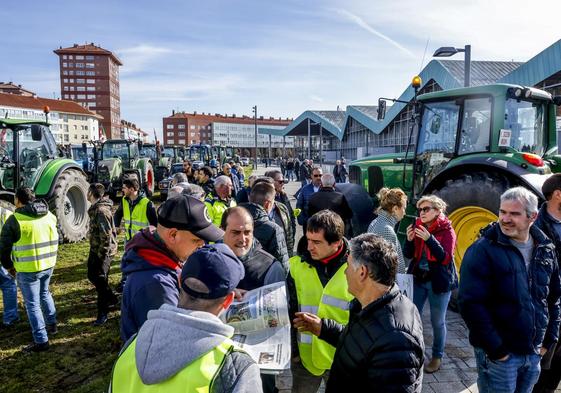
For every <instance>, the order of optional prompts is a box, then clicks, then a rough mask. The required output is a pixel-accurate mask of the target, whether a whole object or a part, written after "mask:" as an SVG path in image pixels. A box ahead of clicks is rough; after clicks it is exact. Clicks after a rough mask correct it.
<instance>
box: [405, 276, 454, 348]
mask: <svg viewBox="0 0 561 393" xmlns="http://www.w3.org/2000/svg"><path fill="white" fill-rule="evenodd" d="M451 294H452V292H451V291H448V292H444V293H434V292H433V291H432V284H431V282H430V281H429V282H425V283H418V282H417V281H415V282H414V284H413V303H415V306H417V310H419V315H423V307H424V305H425V302H426V300H427V297H428V298H429V305H430V322H431V325H432V332H433V340H432V357H433V358H439V359H442V355H444V344H445V343H446V309H447V308H448V302H449V301H450V295H451Z"/></svg>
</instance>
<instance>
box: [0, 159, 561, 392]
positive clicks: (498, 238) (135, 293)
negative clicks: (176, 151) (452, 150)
mask: <svg viewBox="0 0 561 393" xmlns="http://www.w3.org/2000/svg"><path fill="white" fill-rule="evenodd" d="M296 163H298V166H299V167H298V171H300V172H301V173H302V168H303V167H304V172H305V173H304V176H303V177H302V176H300V178H299V180H300V181H302V188H301V189H300V190H299V192H298V195H297V201H296V207H295V208H293V207H292V206H291V203H290V198H289V196H288V195H287V194H286V192H285V190H284V186H285V184H286V182H288V181H289V180H291V179H292V178H293V176H294V175H295V173H296V172H297V170H296ZM289 164H293V165H289ZM337 165H338V168H336V169H334V171H333V173H325V174H324V173H323V171H322V168H321V167H317V166H313V164H312V162H311V161H309V160H305V161H304V162H303V163H302V164H300V163H299V161H297V160H287V162H286V163H285V164H283V168H281V170H280V171H279V170H276V169H271V170H270V171H268V172H266V173H265V175H264V176H250V177H249V178H248V179H247V180H248V181H247V186H244V180H245V179H243V171H240V172H242V173H241V174H240V172H238V171H236V170H235V167H234V168H233V167H232V166H231V165H230V164H225V165H224V166H223V168H222V172H220V173H218V174H217V175H214V173H213V171H212V169H211V168H209V167H203V168H200V169H199V170H194V169H193V168H192V166H191V164H190V163H189V162H186V163H185V165H184V172H183V173H179V174H176V175H175V176H174V179H173V181H172V184H171V186H170V189H169V193H168V198H167V200H166V201H165V202H163V203H162V204H161V205H160V206H159V207H158V208H156V207H155V206H154V204H153V203H152V202H151V201H150V200H149V199H148V198H146V197H145V196H144V195H143V194H142V192H140V191H139V190H140V187H139V183H138V181H137V180H136V179H134V178H129V179H126V180H124V181H123V187H122V191H123V198H122V200H121V201H120V202H119V206H118V207H117V208H116V211H115V213H114V214H113V211H114V210H115V208H114V207H113V202H112V201H111V200H110V199H109V198H108V197H107V196H105V189H104V187H103V185H101V184H92V185H91V186H90V188H89V190H88V200H89V202H90V203H91V207H90V209H89V212H88V213H89V216H90V228H91V231H90V236H89V241H90V252H89V255H88V262H87V265H88V279H89V280H90V281H91V283H92V284H93V286H94V287H95V290H96V292H97V318H96V319H95V321H94V324H95V325H97V326H100V325H103V324H105V323H106V322H107V318H108V312H109V310H110V309H111V308H115V307H119V302H120V310H121V314H120V335H121V339H122V341H123V348H122V349H121V351H120V354H119V356H118V359H117V361H116V363H115V366H114V368H113V371H112V374H111V385H110V391H112V392H143V391H151V390H149V389H161V390H162V391H168V390H169V391H173V390H185V389H186V388H187V387H188V391H210V392H261V391H264V392H274V391H276V387H275V378H274V376H272V375H270V374H262V373H261V372H260V370H259V367H258V366H257V365H256V364H255V362H254V361H253V360H252V358H251V357H250V356H249V355H248V354H246V353H245V352H244V351H243V350H241V349H239V348H238V347H237V346H236V344H235V343H234V341H233V340H232V336H233V334H234V331H233V328H232V327H230V326H228V325H226V324H224V323H223V322H222V321H221V320H220V319H219V318H218V317H219V315H220V314H221V313H223V312H224V311H225V310H227V309H228V308H229V307H230V305H231V304H232V302H233V301H234V300H235V299H240V298H242V297H243V295H244V293H245V292H247V291H250V290H253V289H256V288H259V287H262V286H264V285H268V284H272V283H278V282H284V283H285V284H286V289H287V294H288V307H289V310H288V311H289V315H290V318H291V321H292V323H293V328H292V340H291V341H292V359H291V364H290V368H291V372H292V377H293V385H292V391H293V392H316V391H317V390H318V388H319V386H320V384H321V383H322V381H323V382H324V383H325V387H326V392H342V391H344V390H345V389H346V388H354V389H355V390H356V391H371V390H380V391H384V392H421V390H422V384H423V375H424V373H434V372H437V371H438V370H439V369H440V368H441V367H442V364H443V358H444V350H445V343H446V334H447V326H446V313H447V308H448V303H449V301H450V298H451V295H452V291H454V290H455V289H458V305H459V310H460V313H461V316H462V318H463V319H464V321H465V323H466V325H467V326H468V328H469V340H470V343H471V345H472V346H473V347H474V352H475V359H476V366H477V372H478V380H477V384H478V388H479V391H480V392H482V393H485V392H532V391H533V392H540V393H541V392H552V391H554V390H555V388H556V387H557V385H558V384H559V382H560V379H561V345H557V341H558V339H559V329H560V320H561V316H560V300H559V299H560V298H561V280H560V275H559V257H560V255H559V254H560V253H561V251H560V250H561V174H559V175H553V176H551V177H550V178H549V179H548V180H547V181H546V182H545V183H544V185H543V189H542V191H543V195H544V196H545V198H546V200H547V201H546V202H545V203H544V204H543V206H542V207H541V209H540V210H538V200H537V197H536V196H535V195H534V194H532V193H531V192H530V191H528V190H527V189H525V188H523V187H514V188H511V189H509V190H507V191H506V192H505V193H504V194H503V195H502V196H501V197H500V201H499V202H500V209H499V217H498V221H497V222H496V223H492V224H491V225H489V226H488V227H487V228H485V229H483V230H482V232H481V237H480V238H479V239H478V240H477V241H476V242H475V243H474V244H472V245H471V246H470V247H469V248H468V250H467V252H466V253H465V255H464V258H463V261H462V266H461V271H460V272H459V273H460V275H461V278H462V279H461V281H459V280H458V272H457V271H456V264H455V263H454V262H455V261H454V256H455V251H456V250H455V248H456V243H457V239H456V234H455V232H454V229H453V227H452V224H451V222H450V220H449V219H448V218H447V216H446V207H447V206H446V203H445V202H444V201H443V200H442V199H440V198H439V197H438V196H436V195H425V196H423V197H422V198H420V199H419V200H418V201H416V208H417V211H418V217H417V218H416V219H415V220H414V221H413V223H412V224H411V225H409V226H408V227H407V230H406V239H405V242H404V244H403V247H402V245H401V244H400V242H399V241H398V237H397V234H396V227H397V224H398V223H399V222H400V221H401V220H402V219H403V218H404V217H405V210H406V206H407V196H406V194H405V193H404V192H403V191H402V190H400V189H387V188H383V189H382V190H380V192H379V195H378V201H379V208H378V210H377V217H376V219H375V220H374V221H373V222H372V223H371V224H370V226H369V227H368V231H367V233H356V231H355V230H354V229H353V226H352V218H353V210H352V209H351V208H350V206H349V203H348V201H347V200H346V197H345V196H344V195H343V194H342V193H341V192H339V191H338V190H337V186H336V184H337V183H339V182H341V181H343V182H344V181H346V176H347V172H346V168H345V167H344V164H343V163H338V164H337ZM308 172H309V175H308ZM297 223H298V224H299V225H301V226H302V228H303V236H302V238H301V239H298V241H297V239H296V225H297ZM0 224H1V225H2V230H1V233H0V261H1V263H2V266H3V267H2V270H1V274H0V280H1V281H0V283H1V285H0V287H1V289H2V291H3V299H4V313H3V324H4V326H11V325H13V324H14V323H15V322H17V321H18V320H19V318H20V317H19V314H18V309H17V287H18V286H19V288H20V291H21V293H22V296H23V299H24V302H25V309H26V312H27V316H28V319H29V324H30V325H31V331H32V336H33V342H32V343H31V344H30V345H29V346H27V347H25V348H24V350H25V351H28V352H40V351H46V350H49V335H52V334H56V332H57V321H56V307H55V303H54V301H53V298H52V296H51V294H50V291H49V281H50V278H51V275H52V272H53V269H54V266H55V263H56V256H57V248H58V234H57V222H56V218H55V217H54V215H52V213H50V212H49V210H48V206H47V204H46V203H45V202H44V201H42V200H40V199H35V196H34V194H33V192H32V190H30V189H29V188H21V189H18V190H17V192H16V210H15V212H13V213H12V212H10V211H8V210H6V209H4V208H2V207H0ZM121 224H123V227H124V231H125V236H124V238H125V240H124V241H125V244H124V249H125V252H124V255H123V257H122V259H121V265H120V270H121V273H122V279H121V283H120V285H119V287H117V288H115V290H113V289H111V288H110V286H109V284H108V274H109V269H110V263H111V260H112V259H113V257H114V256H115V254H116V250H117V232H118V228H119V227H121ZM397 274H409V275H411V276H412V279H413V288H414V290H413V294H412V299H409V297H408V296H410V294H409V295H406V294H404V293H403V292H402V291H400V288H399V287H398V286H397V284H396V280H397ZM119 292H122V295H121V296H120V298H119V296H118V293H119ZM427 300H428V302H429V308H430V320H431V327H432V330H433V337H434V339H433V344H432V350H431V353H430V356H428V354H427V353H426V352H425V345H424V339H423V328H422V322H421V318H420V315H422V312H423V308H424V305H425V303H426V301H427Z"/></svg>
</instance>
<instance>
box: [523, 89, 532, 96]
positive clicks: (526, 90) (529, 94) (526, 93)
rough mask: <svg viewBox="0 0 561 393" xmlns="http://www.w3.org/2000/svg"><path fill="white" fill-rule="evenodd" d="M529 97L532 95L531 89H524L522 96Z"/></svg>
mask: <svg viewBox="0 0 561 393" xmlns="http://www.w3.org/2000/svg"><path fill="white" fill-rule="evenodd" d="M530 97H532V90H530V89H524V98H530Z"/></svg>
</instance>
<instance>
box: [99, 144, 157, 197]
mask: <svg viewBox="0 0 561 393" xmlns="http://www.w3.org/2000/svg"><path fill="white" fill-rule="evenodd" d="M141 146H142V143H141V142H137V141H129V140H126V139H109V140H107V141H105V142H104V143H103V144H102V146H101V157H100V159H99V161H98V163H97V179H98V181H99V182H100V183H102V184H103V185H104V186H105V188H106V189H107V190H108V192H109V195H111V197H112V198H116V197H118V196H120V195H121V187H122V185H123V180H125V179H126V178H129V177H135V178H137V179H138V181H139V183H140V188H141V190H143V191H144V192H145V194H146V196H148V197H151V196H152V194H153V193H154V185H155V177H154V169H153V165H152V160H151V158H150V157H148V156H141V154H140V150H141Z"/></svg>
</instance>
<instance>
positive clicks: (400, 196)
mask: <svg viewBox="0 0 561 393" xmlns="http://www.w3.org/2000/svg"><path fill="white" fill-rule="evenodd" d="M378 201H379V202H380V207H379V208H378V217H376V218H375V219H374V220H373V221H372V222H371V223H370V225H369V226H368V232H369V233H373V234H375V235H378V236H380V237H381V238H383V239H384V240H387V241H388V242H390V243H391V244H392V245H393V246H394V248H395V251H396V252H397V257H398V266H397V272H398V273H405V270H406V266H405V260H404V258H403V253H402V251H401V245H400V244H399V241H398V240H397V235H396V233H395V229H394V228H395V226H396V224H397V223H398V222H399V221H401V219H402V218H403V217H404V216H405V208H406V206H407V195H405V192H403V190H402V189H401V188H391V189H390V188H386V187H384V188H382V189H381V190H380V191H379V192H378Z"/></svg>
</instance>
